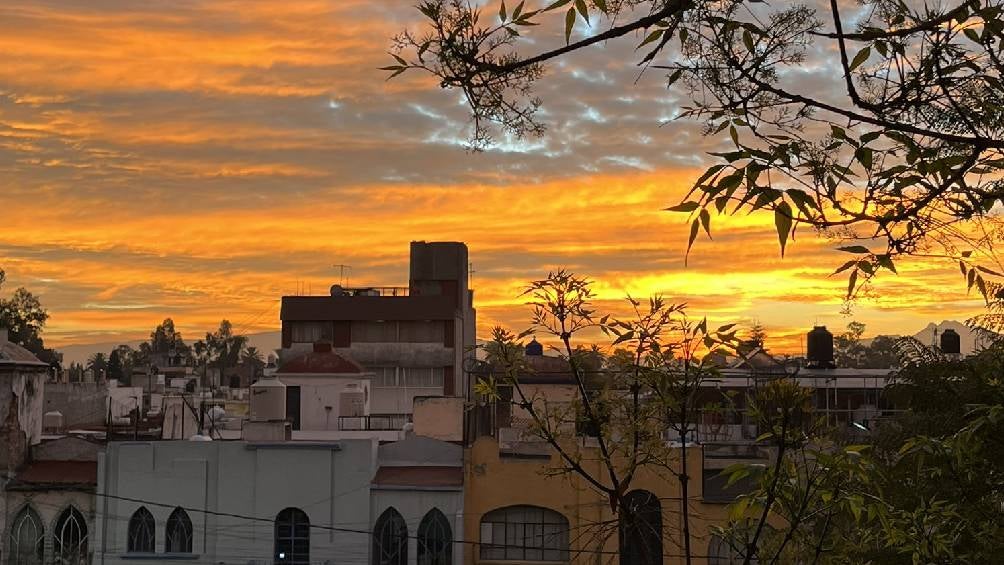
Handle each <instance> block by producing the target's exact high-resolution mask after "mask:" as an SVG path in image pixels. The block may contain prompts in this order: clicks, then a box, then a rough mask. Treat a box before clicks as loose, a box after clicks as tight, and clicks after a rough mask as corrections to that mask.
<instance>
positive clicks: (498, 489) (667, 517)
mask: <svg viewBox="0 0 1004 565" xmlns="http://www.w3.org/2000/svg"><path fill="white" fill-rule="evenodd" d="M569 447H570V449H575V448H574V446H569ZM465 457H466V462H465V473H464V475H465V476H464V482H465V492H464V514H465V520H464V530H465V532H466V536H467V539H468V540H470V541H472V542H474V541H478V540H479V539H480V530H479V528H480V523H481V517H482V516H483V515H484V514H485V513H487V512H489V511H491V510H494V509H496V508H503V507H506V506H512V505H523V504H525V505H531V506H542V507H545V508H549V509H551V510H554V511H557V512H559V513H561V514H562V515H564V516H565V517H566V518H567V519H568V521H569V528H570V535H569V538H570V555H571V556H572V559H571V562H572V563H583V564H585V563H590V564H594V563H607V562H614V563H616V562H617V557H616V552H617V549H618V540H617V529H616V523H615V522H612V520H613V519H614V514H613V512H612V510H611V508H610V503H609V500H608V499H607V498H606V497H604V496H601V495H599V494H598V493H597V491H596V490H595V489H594V488H593V487H591V486H590V485H589V484H588V483H587V482H586V481H585V479H582V478H581V477H579V476H578V475H576V474H575V473H571V474H567V475H558V476H554V475H553V473H550V474H549V470H552V471H553V470H554V469H559V468H561V466H560V462H559V461H558V459H557V457H556V456H555V457H554V458H553V459H550V460H548V459H525V458H509V457H500V456H499V450H498V444H497V443H496V441H495V440H494V439H493V438H489V437H484V438H481V439H479V440H478V441H476V442H475V443H474V445H473V446H472V447H471V448H470V449H468V450H467V451H466V454H465ZM688 459H689V461H688V465H687V467H688V469H689V470H690V472H689V475H690V477H691V481H690V493H689V497H690V500H691V506H690V508H691V531H692V537H691V542H692V553H693V554H695V555H702V556H703V555H706V554H707V547H708V543H709V541H710V537H709V532H710V525H711V524H713V523H714V524H724V522H725V520H726V518H727V515H728V514H727V507H726V506H725V505H716V504H705V503H703V502H701V480H700V478H701V451H700V448H699V447H695V448H691V449H690V450H689V451H688ZM581 464H582V466H583V468H585V469H586V470H587V471H589V472H590V474H592V475H593V476H594V477H600V478H601V480H602V478H603V477H605V476H606V475H605V473H606V471H605V470H604V469H603V468H602V467H601V462H600V461H599V460H598V459H597V457H596V456H595V452H594V451H591V450H589V449H586V450H583V452H582V460H581ZM634 489H645V490H648V491H650V492H652V493H654V494H655V495H656V496H657V497H659V499H660V501H662V517H663V553H664V554H666V555H674V554H675V555H679V554H681V553H682V550H681V548H682V547H683V544H682V537H681V535H680V532H681V531H682V529H681V527H680V521H679V517H680V511H679V510H680V506H679V500H680V487H679V483H678V482H677V481H676V480H675V479H674V478H673V477H672V476H671V475H670V474H669V473H668V472H667V470H665V469H662V472H656V471H655V469H653V468H642V469H640V472H639V473H638V474H637V475H636V476H635V478H634V479H633V480H632V482H631V486H630V490H634ZM476 547H477V546H476V545H473V544H468V545H466V546H465V554H466V557H465V563H469V564H477V563H488V562H487V561H482V560H480V559H479V557H480V556H479V554H478V551H477V549H476ZM683 562H684V560H683V559H682V557H679V558H674V557H665V558H664V563H665V564H667V565H669V564H677V563H683ZM693 563H695V564H703V563H705V560H704V559H703V558H698V559H695V560H694V561H693Z"/></svg>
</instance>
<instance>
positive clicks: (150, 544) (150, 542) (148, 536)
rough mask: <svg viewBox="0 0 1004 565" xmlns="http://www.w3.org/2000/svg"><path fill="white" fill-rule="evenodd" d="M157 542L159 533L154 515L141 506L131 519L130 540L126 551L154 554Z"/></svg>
mask: <svg viewBox="0 0 1004 565" xmlns="http://www.w3.org/2000/svg"><path fill="white" fill-rule="evenodd" d="M156 542H157V533H156V525H155V524H154V521H153V514H150V511H149V510H147V509H146V507H145V506H140V507H139V510H136V511H135V512H133V513H132V518H129V539H128V540H127V544H128V545H127V549H126V550H127V551H128V552H129V553H153V552H154V551H155V548H156Z"/></svg>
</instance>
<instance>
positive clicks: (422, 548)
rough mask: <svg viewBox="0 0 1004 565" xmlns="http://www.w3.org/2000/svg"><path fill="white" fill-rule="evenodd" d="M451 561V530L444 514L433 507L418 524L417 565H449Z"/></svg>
mask: <svg viewBox="0 0 1004 565" xmlns="http://www.w3.org/2000/svg"><path fill="white" fill-rule="evenodd" d="M452 562H453V530H452V529H451V528H450V522H449V520H447V519H446V516H444V515H443V513H442V512H440V511H439V509H438V508H433V509H432V510H429V512H428V513H427V514H426V515H425V518H422V522H421V523H420V524H419V525H418V565H450V563H452Z"/></svg>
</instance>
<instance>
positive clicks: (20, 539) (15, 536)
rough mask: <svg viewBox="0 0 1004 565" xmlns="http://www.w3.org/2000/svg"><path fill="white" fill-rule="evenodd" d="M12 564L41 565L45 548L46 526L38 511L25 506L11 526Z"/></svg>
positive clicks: (10, 555) (10, 560) (10, 550)
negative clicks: (44, 526) (43, 525)
mask: <svg viewBox="0 0 1004 565" xmlns="http://www.w3.org/2000/svg"><path fill="white" fill-rule="evenodd" d="M8 547H9V548H10V549H9V553H8V563H9V564H10V565H41V563H42V555H43V553H42V552H43V551H44V548H45V528H43V527H42V519H41V518H39V517H38V513H37V512H35V510H33V509H32V508H31V506H25V507H24V508H23V509H21V512H20V513H18V515H17V517H16V518H14V521H13V522H11V526H10V543H9V544H8Z"/></svg>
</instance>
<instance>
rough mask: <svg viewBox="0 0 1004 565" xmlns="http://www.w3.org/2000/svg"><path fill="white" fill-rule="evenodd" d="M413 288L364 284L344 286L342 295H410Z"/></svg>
mask: <svg viewBox="0 0 1004 565" xmlns="http://www.w3.org/2000/svg"><path fill="white" fill-rule="evenodd" d="M410 293H411V289H410V288H408V287H406V286H362V287H343V288H342V294H341V295H340V296H408V295H409V294H410Z"/></svg>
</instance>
